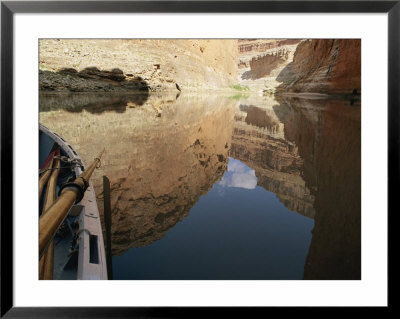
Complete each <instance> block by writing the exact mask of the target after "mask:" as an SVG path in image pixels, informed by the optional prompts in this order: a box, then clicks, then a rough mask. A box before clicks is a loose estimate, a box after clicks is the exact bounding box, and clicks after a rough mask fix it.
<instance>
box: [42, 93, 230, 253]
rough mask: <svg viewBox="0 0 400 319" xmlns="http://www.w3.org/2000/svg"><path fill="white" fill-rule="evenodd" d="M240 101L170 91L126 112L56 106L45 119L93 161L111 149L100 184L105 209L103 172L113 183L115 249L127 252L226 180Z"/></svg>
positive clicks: (97, 176)
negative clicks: (62, 109)
mask: <svg viewBox="0 0 400 319" xmlns="http://www.w3.org/2000/svg"><path fill="white" fill-rule="evenodd" d="M235 104H236V102H235V101H233V100H229V99H227V98H225V97H218V96H216V97H209V98H200V97H188V98H185V97H179V98H178V99H177V100H176V96H175V95H172V96H165V95H164V96H162V98H159V96H152V97H151V98H150V99H149V100H148V101H146V103H145V104H144V105H143V106H141V107H137V108H126V111H125V112H124V113H122V114H119V113H118V112H108V113H104V114H101V115H97V114H92V113H91V112H83V113H71V112H68V111H56V112H53V113H51V112H43V113H41V114H40V120H41V122H42V123H43V124H44V125H46V126H48V127H49V128H51V129H53V130H54V131H55V132H57V133H58V134H60V135H61V136H63V137H64V138H65V139H66V140H68V141H69V142H70V143H71V144H72V145H73V146H74V147H75V148H76V149H77V151H78V153H79V154H81V156H83V158H84V159H85V161H86V162H88V161H89V160H90V159H91V158H93V157H94V156H95V154H96V153H97V152H98V150H99V149H101V148H103V147H105V148H106V153H105V154H104V155H103V159H102V170H101V171H100V170H97V171H95V173H94V176H93V183H94V186H95V189H96V191H97V195H98V199H99V201H98V206H99V210H100V211H101V213H102V210H103V202H102V194H101V191H99V190H102V175H107V176H108V177H109V179H110V181H111V194H112V195H111V205H112V251H113V255H120V254H122V253H124V252H125V251H127V250H129V249H130V248H132V247H141V246H146V245H148V244H150V243H152V242H154V241H157V240H159V239H160V238H162V237H163V236H164V235H165V233H166V232H167V231H168V230H169V229H170V228H171V227H173V226H174V225H175V224H176V223H177V222H179V221H180V220H182V219H183V218H184V217H185V216H187V215H188V213H189V210H190V208H191V207H192V206H193V205H194V204H195V203H196V202H197V201H198V199H199V197H200V196H201V195H202V194H205V193H206V192H207V191H208V190H209V189H210V188H211V187H212V185H213V184H214V183H215V182H216V181H218V180H219V179H220V178H221V176H222V174H223V173H224V171H225V170H226V166H227V163H228V150H229V148H230V144H231V136H232V125H233V115H234V111H235ZM160 106H162V108H160ZM64 109H65V108H64Z"/></svg>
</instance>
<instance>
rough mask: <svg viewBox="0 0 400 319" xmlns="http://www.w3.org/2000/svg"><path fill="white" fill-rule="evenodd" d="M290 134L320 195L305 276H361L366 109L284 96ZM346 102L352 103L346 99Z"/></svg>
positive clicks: (312, 187) (312, 186)
mask: <svg viewBox="0 0 400 319" xmlns="http://www.w3.org/2000/svg"><path fill="white" fill-rule="evenodd" d="M278 101H279V103H280V106H278V107H277V108H282V107H283V108H287V109H288V110H289V112H286V114H285V116H284V117H282V121H283V122H284V123H285V136H286V137H287V138H288V139H289V140H290V141H293V143H295V144H296V145H297V146H298V150H299V155H300V156H301V157H302V158H303V160H304V166H303V167H304V179H305V181H306V185H307V186H308V188H309V189H310V190H311V193H312V195H313V196H315V202H314V208H315V212H316V213H315V217H314V221H315V225H314V229H313V232H312V240H311V245H310V249H309V253H308V256H307V260H306V264H305V270H304V279H360V278H361V118H360V117H361V114H360V108H359V105H358V106H357V105H353V106H350V103H349V102H344V101H335V100H305V99H296V98H288V97H279V98H278ZM345 103H346V104H345Z"/></svg>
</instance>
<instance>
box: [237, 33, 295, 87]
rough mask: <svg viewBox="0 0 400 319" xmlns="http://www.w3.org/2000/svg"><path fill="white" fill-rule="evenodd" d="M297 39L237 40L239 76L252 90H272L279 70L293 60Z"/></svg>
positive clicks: (243, 83)
mask: <svg viewBox="0 0 400 319" xmlns="http://www.w3.org/2000/svg"><path fill="white" fill-rule="evenodd" d="M299 42H300V40H299V39H272V40H271V39H257V40H256V39H254V40H245V39H242V40H238V44H239V63H238V68H239V78H240V83H241V84H242V85H247V86H249V87H250V88H251V89H253V90H257V91H263V90H269V91H270V92H271V93H273V92H274V90H275V88H276V87H277V86H278V85H279V84H280V83H281V82H278V81H277V77H278V75H279V74H280V73H281V71H282V70H283V69H284V68H285V67H286V66H287V65H288V64H289V63H291V62H292V60H293V54H294V52H295V50H296V47H297V45H298V43H299Z"/></svg>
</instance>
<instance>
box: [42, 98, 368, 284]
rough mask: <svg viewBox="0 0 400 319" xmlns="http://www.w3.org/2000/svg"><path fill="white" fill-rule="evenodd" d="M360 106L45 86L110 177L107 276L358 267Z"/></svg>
mask: <svg viewBox="0 0 400 319" xmlns="http://www.w3.org/2000/svg"><path fill="white" fill-rule="evenodd" d="M360 113H361V108H360V105H359V104H357V103H354V101H353V102H350V101H343V100H330V99H323V100H321V99H319V100H317V99H304V98H302V99H299V98H293V97H277V98H275V99H272V98H269V97H260V96H246V97H240V96H239V97H238V96H232V97H229V96H213V95H210V96H207V97H205V96H185V95H184V94H183V95H182V96H176V95H154V94H153V95H140V96H139V95H122V96H121V95H109V94H108V95H101V94H96V95H93V94H74V95H61V94H53V95H41V96H40V121H41V123H43V124H44V125H46V126H47V127H49V128H50V129H52V130H53V131H55V132H57V133H58V134H60V135H61V136H63V137H64V139H66V140H68V141H69V142H70V143H71V144H72V145H73V146H74V147H75V148H76V150H77V151H78V152H79V153H80V155H81V156H82V157H83V159H84V160H85V162H90V161H91V160H92V158H93V157H95V155H96V154H97V153H98V151H99V150H100V149H102V148H103V147H104V148H105V149H106V153H105V155H104V159H103V160H102V169H101V170H97V171H96V172H95V175H94V176H93V183H94V185H95V189H96V194H97V197H98V204H99V210H100V211H101V213H102V205H103V198H102V196H103V195H102V176H103V175H107V176H108V177H109V179H110V181H111V200H112V251H113V277H114V279H146V280H148V279H185V280H190V279H211V280H213V279H360V278H361V204H360V203H361V168H360V167H361V165H360V164H361V136H360V130H361V120H360Z"/></svg>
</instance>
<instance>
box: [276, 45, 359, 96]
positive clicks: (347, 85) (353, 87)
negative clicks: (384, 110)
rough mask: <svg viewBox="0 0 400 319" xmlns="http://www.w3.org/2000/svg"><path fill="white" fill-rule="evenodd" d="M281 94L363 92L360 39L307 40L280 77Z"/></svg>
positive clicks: (299, 47) (299, 46) (298, 47)
mask: <svg viewBox="0 0 400 319" xmlns="http://www.w3.org/2000/svg"><path fill="white" fill-rule="evenodd" d="M277 80H278V81H280V82H283V83H282V84H281V85H280V86H279V88H278V90H279V91H280V92H313V93H325V94H349V95H350V94H356V95H357V94H360V93H361V40H354V39H336V40H335V39H321V40H305V41H303V42H301V43H300V44H299V45H298V46H297V49H296V52H295V54H294V57H293V62H292V63H290V64H288V65H287V66H286V68H285V69H284V70H282V72H281V73H280V74H279V76H278V77H277Z"/></svg>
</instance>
